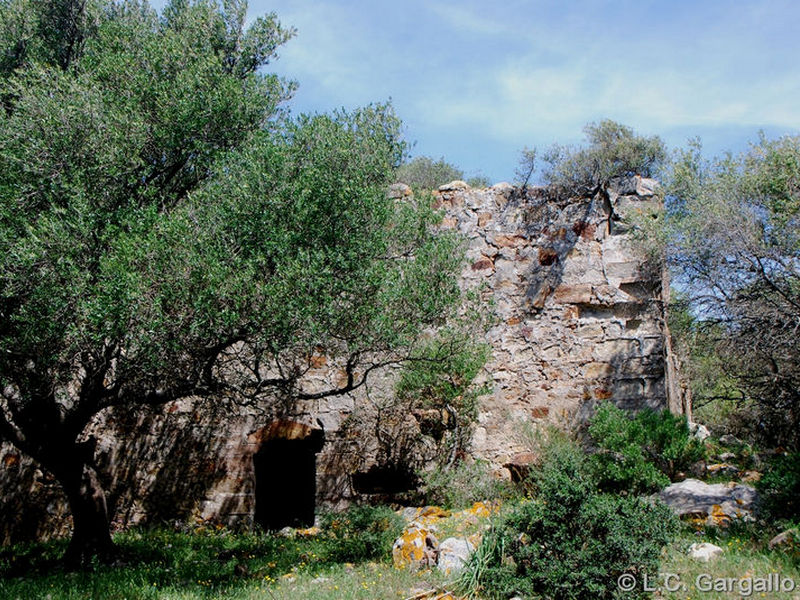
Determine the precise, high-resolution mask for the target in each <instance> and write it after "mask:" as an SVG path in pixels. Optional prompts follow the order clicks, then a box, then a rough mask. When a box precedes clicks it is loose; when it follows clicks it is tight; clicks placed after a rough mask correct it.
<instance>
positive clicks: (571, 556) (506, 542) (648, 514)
mask: <svg viewBox="0 0 800 600" xmlns="http://www.w3.org/2000/svg"><path fill="white" fill-rule="evenodd" d="M533 479H534V486H535V490H536V496H535V498H534V499H533V500H530V501H526V502H524V503H523V504H521V505H519V506H518V507H516V508H515V509H514V510H513V511H512V512H510V513H509V514H507V516H506V517H505V518H504V519H503V520H502V521H501V522H500V523H499V524H498V525H497V526H496V527H494V528H493V529H492V530H491V531H490V532H489V533H487V535H486V536H485V537H484V540H483V542H482V544H481V546H480V548H479V549H478V551H477V552H476V554H475V558H474V559H473V560H472V561H471V562H470V564H469V567H468V569H467V570H466V571H465V575H464V579H463V580H462V584H465V585H466V586H469V587H471V590H472V591H476V588H479V589H480V592H481V594H482V595H483V596H485V597H488V598H508V597H510V596H513V595H521V596H524V597H532V596H536V597H538V596H544V597H547V598H553V599H556V600H558V599H561V598H570V599H583V598H592V599H597V598H622V597H625V598H631V597H645V596H646V594H645V592H644V591H643V590H638V591H634V592H625V593H623V592H622V591H621V590H620V589H619V588H618V586H617V579H618V578H619V577H620V576H621V575H622V574H624V573H630V574H633V575H634V576H636V577H637V578H638V579H640V580H641V576H642V575H643V574H645V573H646V574H648V575H653V576H654V575H655V573H656V572H657V570H658V565H659V557H660V554H661V548H662V547H663V546H664V545H666V544H667V543H669V541H670V540H671V539H672V537H673V535H674V534H675V532H676V531H677V519H676V518H675V517H674V516H673V515H672V513H671V512H670V510H669V509H668V508H667V507H666V506H664V505H663V504H661V503H653V502H650V501H647V500H644V499H641V498H633V497H619V496H613V495H609V494H603V493H600V492H598V490H597V488H596V481H595V480H594V478H593V476H592V470H591V468H590V466H589V464H588V461H587V458H586V456H585V455H584V454H583V452H582V451H581V449H580V448H579V447H577V445H575V444H564V443H559V444H557V445H555V446H554V447H551V448H548V449H547V450H546V452H545V455H544V457H543V462H542V466H541V468H540V469H539V470H538V471H537V472H536V473H535V474H534V475H533Z"/></svg>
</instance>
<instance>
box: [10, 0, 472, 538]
mask: <svg viewBox="0 0 800 600" xmlns="http://www.w3.org/2000/svg"><path fill="white" fill-rule="evenodd" d="M51 8H52V9H53V10H56V9H57V11H59V12H58V14H55V15H51V14H50V13H49V12H48V11H49V10H50V9H51ZM62 9H63V10H62ZM245 10H246V5H245V4H244V3H243V2H239V1H236V0H233V1H230V2H227V1H226V2H224V3H223V4H222V5H218V4H217V3H216V2H206V1H204V0H198V1H197V2H186V1H184V0H174V1H173V2H170V3H169V4H168V5H167V6H166V7H165V8H164V11H163V13H162V14H161V15H159V14H157V13H156V11H155V10H153V9H152V8H151V7H150V6H149V5H147V4H146V3H143V4H140V3H132V2H126V1H119V2H115V1H112V0H97V2H92V3H74V2H72V0H58V2H55V3H40V2H24V1H22V0H19V1H17V0H14V1H11V2H5V3H3V4H2V5H0V15H2V18H0V25H1V26H2V28H0V33H2V35H3V39H2V44H3V47H4V48H5V49H6V51H7V52H6V53H5V54H4V55H3V60H4V61H6V62H4V63H3V65H2V69H0V98H1V99H2V101H3V103H4V109H5V110H3V111H0V157H2V161H3V165H4V167H3V169H2V172H0V317H1V318H0V392H1V393H2V410H0V436H2V438H3V439H4V440H10V441H11V442H13V443H15V444H16V445H17V446H19V447H20V448H21V449H22V450H23V451H25V452H27V453H28V454H30V455H32V456H33V457H34V458H36V459H37V460H38V461H39V462H40V463H42V464H43V465H44V466H45V468H47V469H49V470H50V471H51V472H53V473H54V474H55V475H56V477H57V478H58V479H59V481H60V482H61V483H62V485H65V486H66V485H69V486H71V489H70V490H68V492H69V493H68V496H69V497H70V498H73V499H75V500H76V503H75V505H74V506H73V507H72V508H73V512H74V511H75V509H76V506H78V504H80V506H81V507H82V509H86V510H87V511H89V512H91V511H93V510H101V509H99V508H98V505H96V504H93V503H92V502H91V501H90V500H88V498H86V495H91V494H92V493H96V494H97V495H99V494H101V492H100V490H97V489H96V488H97V484H98V480H97V478H96V477H94V476H93V475H92V473H91V471H92V470H93V468H92V467H91V464H90V463H91V460H90V459H91V455H90V453H87V452H86V450H85V449H84V448H82V447H81V446H80V444H79V442H78V439H79V437H80V435H81V432H82V430H83V429H84V427H85V426H86V424H87V423H88V422H89V421H90V420H91V418H92V417H93V416H94V415H95V414H97V413H98V412H100V411H101V410H104V409H106V408H109V407H113V406H119V405H125V406H136V405H140V404H151V405H152V404H154V405H158V404H163V403H165V402H168V401H171V400H174V399H177V398H181V397H186V396H202V397H208V398H213V399H214V400H216V401H218V402H224V401H232V402H236V403H250V404H255V405H259V406H260V407H261V408H262V409H264V410H265V411H266V412H267V413H271V414H274V415H277V414H281V413H282V412H285V411H286V410H289V409H290V407H291V405H292V403H293V402H294V401H296V400H297V399H299V398H305V399H317V398H321V397H325V396H327V395H331V394H343V393H346V392H348V391H352V390H353V389H356V388H358V387H360V386H362V385H364V384H365V382H366V380H367V377H368V376H369V375H370V374H371V373H372V372H374V371H375V370H376V369H380V368H382V367H386V366H388V365H396V364H398V363H402V362H403V361H404V360H406V359H408V358H409V357H410V356H411V355H413V354H415V353H417V352H418V346H419V342H420V340H421V338H422V335H421V334H422V332H423V331H428V330H429V329H430V328H431V327H435V326H437V325H440V324H441V323H443V322H445V321H446V319H447V317H448V315H449V314H450V311H451V309H452V308H453V307H455V306H457V305H458V303H459V300H460V292H459V289H458V285H457V281H456V276H457V274H458V272H459V270H460V266H461V253H460V246H459V242H458V240H457V239H456V238H455V236H454V235H453V234H448V233H441V234H436V233H435V231H434V226H435V224H436V223H437V222H438V220H439V218H440V217H439V215H438V214H437V213H436V212H435V211H434V210H433V209H432V207H431V205H430V201H426V200H425V199H419V200H417V201H415V202H414V203H410V202H395V201H393V200H390V199H388V198H387V197H386V186H387V184H388V183H389V182H390V181H391V177H392V175H393V173H394V170H395V169H396V168H397V166H398V165H399V163H400V161H401V158H402V156H403V155H404V152H405V146H404V144H403V143H402V141H401V140H400V122H399V120H398V119H397V117H396V116H395V115H394V113H393V111H392V109H391V107H390V106H386V105H376V106H369V107H366V108H363V109H358V110H354V111H350V112H344V111H340V112H336V113H333V114H331V115H314V116H301V117H299V118H296V119H293V120H289V119H288V118H286V116H285V114H283V112H282V109H281V108H280V105H281V103H282V102H283V101H284V100H286V99H287V98H288V97H289V95H290V94H291V91H292V89H293V84H290V83H287V82H284V81H282V80H280V79H279V78H278V77H276V76H274V75H271V74H268V73H266V72H265V70H264V69H262V67H265V66H267V65H268V64H269V62H270V60H272V59H273V58H274V57H275V51H276V48H277V47H278V46H280V45H281V44H282V43H283V42H285V41H286V40H287V39H288V38H289V37H291V35H292V34H293V32H292V30H289V29H285V28H283V27H281V26H280V24H279V23H278V21H277V19H276V17H275V16H274V15H269V16H266V17H262V18H258V19H256V20H254V21H253V22H252V23H251V24H249V26H245ZM51 17H52V18H51ZM53 19H55V20H53ZM315 352H316V353H319V352H324V353H326V354H327V355H328V356H329V357H330V358H331V361H332V362H333V363H335V364H337V366H340V367H341V368H342V370H343V372H344V374H345V377H344V378H343V382H342V383H341V385H339V386H338V387H334V388H331V389H327V390H319V391H314V392H309V391H306V389H305V388H304V386H303V375H304V374H305V373H306V372H307V371H308V370H309V368H310V362H311V356H312V355H313V354H314V353H315ZM88 481H91V482H92V486H87V482H88ZM90 487H91V488H93V489H94V491H93V492H92V491H91V490H90V491H86V490H89V489H90ZM80 490H84V491H83V492H81V491H80ZM80 498H83V499H84V500H85V502H78V499H80ZM101 504H102V503H101ZM84 516H86V517H87V518H86V519H84V518H83V517H84ZM104 518H105V517H103V516H99V515H94V517H93V518H89V517H88V515H81V518H78V519H76V523H78V522H80V523H86V522H95V523H96V522H101V525H102V521H103V520H104ZM100 529H102V527H99V526H98V527H97V528H96V530H95V531H94V532H93V533H92V534H91V535H87V538H92V539H97V538H98V536H101V534H100V533H99V530H100ZM102 537H105V539H106V540H107V543H108V545H110V538H108V536H107V535H104V536H102ZM74 539H77V538H74ZM89 545H91V544H89Z"/></svg>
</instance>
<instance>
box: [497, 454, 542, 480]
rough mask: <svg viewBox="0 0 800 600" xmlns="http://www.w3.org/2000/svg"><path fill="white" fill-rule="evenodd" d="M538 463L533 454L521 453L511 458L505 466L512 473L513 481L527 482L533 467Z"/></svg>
mask: <svg viewBox="0 0 800 600" xmlns="http://www.w3.org/2000/svg"><path fill="white" fill-rule="evenodd" d="M535 462H536V455H535V454H534V453H533V452H520V453H519V454H515V455H514V456H512V457H511V460H509V461H508V462H507V463H504V464H503V466H504V467H505V468H506V469H508V471H509V473H511V481H515V482H521V481H525V479H526V478H527V477H528V474H529V473H530V471H531V465H532V464H534V463H535Z"/></svg>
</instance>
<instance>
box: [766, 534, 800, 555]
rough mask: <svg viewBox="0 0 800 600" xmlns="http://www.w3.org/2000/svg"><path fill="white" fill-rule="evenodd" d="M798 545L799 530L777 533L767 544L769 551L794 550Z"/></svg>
mask: <svg viewBox="0 0 800 600" xmlns="http://www.w3.org/2000/svg"><path fill="white" fill-rule="evenodd" d="M798 545H800V530H797V529H787V530H786V531H784V532H782V533H779V534H778V535H776V536H775V537H774V538H772V539H771V540H770V541H769V544H768V546H769V549H770V550H774V549H775V548H794V547H796V546H798Z"/></svg>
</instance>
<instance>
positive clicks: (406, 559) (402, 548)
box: [392, 526, 439, 570]
mask: <svg viewBox="0 0 800 600" xmlns="http://www.w3.org/2000/svg"><path fill="white" fill-rule="evenodd" d="M438 554H439V540H437V539H436V537H435V536H434V535H433V533H431V532H430V531H428V530H427V529H421V528H419V527H416V526H412V527H410V528H409V529H406V530H405V531H404V532H403V535H401V536H400V537H399V538H397V540H395V542H394V546H392V562H393V563H394V566H395V567H396V568H398V569H414V570H417V569H422V568H425V567H432V566H434V565H435V564H436V559H437V556H438Z"/></svg>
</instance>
